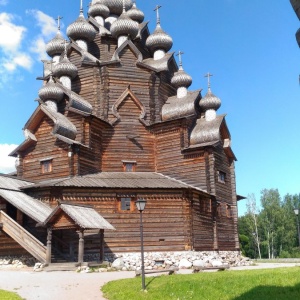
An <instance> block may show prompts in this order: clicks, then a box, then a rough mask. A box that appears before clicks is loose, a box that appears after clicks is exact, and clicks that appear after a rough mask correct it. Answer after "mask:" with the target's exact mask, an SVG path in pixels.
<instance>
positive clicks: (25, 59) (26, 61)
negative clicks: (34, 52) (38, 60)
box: [3, 53, 33, 72]
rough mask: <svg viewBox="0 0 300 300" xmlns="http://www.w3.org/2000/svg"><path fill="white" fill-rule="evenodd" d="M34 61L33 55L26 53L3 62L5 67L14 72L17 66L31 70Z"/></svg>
mask: <svg viewBox="0 0 300 300" xmlns="http://www.w3.org/2000/svg"><path fill="white" fill-rule="evenodd" d="M32 64H33V61H32V59H31V57H30V56H29V55H27V54H25V53H19V54H16V55H15V57H12V58H11V59H10V60H9V61H6V62H3V67H4V68H5V69H6V70H7V71H10V72H13V71H15V70H16V69H17V67H22V68H24V69H27V70H30V69H31V66H32Z"/></svg>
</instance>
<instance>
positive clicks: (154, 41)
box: [146, 6, 173, 52]
mask: <svg viewBox="0 0 300 300" xmlns="http://www.w3.org/2000/svg"><path fill="white" fill-rule="evenodd" d="M160 8H161V6H156V8H155V10H156V13H157V17H156V18H157V20H156V28H155V30H154V32H153V33H152V34H150V35H149V36H148V38H147V40H146V46H147V47H148V48H149V49H150V50H151V51H152V52H155V51H156V50H164V51H165V52H168V51H169V50H170V49H171V48H172V46H173V40H172V38H171V37H170V36H169V35H168V34H167V33H165V32H164V31H163V30H162V28H161V26H160V17H159V9H160Z"/></svg>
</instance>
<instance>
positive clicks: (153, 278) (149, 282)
mask: <svg viewBox="0 0 300 300" xmlns="http://www.w3.org/2000/svg"><path fill="white" fill-rule="evenodd" d="M155 279H157V276H153V277H151V280H147V281H148V282H147V283H146V289H147V287H149V286H150V285H151V283H152V282H153V281H154V280H155Z"/></svg>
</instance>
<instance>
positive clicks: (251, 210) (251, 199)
mask: <svg viewBox="0 0 300 300" xmlns="http://www.w3.org/2000/svg"><path fill="white" fill-rule="evenodd" d="M247 213H248V215H249V216H250V220H249V221H250V222H249V223H250V224H249V226H250V229H251V231H252V237H253V239H254V242H255V245H256V248H257V252H258V257H259V258H260V259H261V252H260V239H259V233H258V226H257V214H258V209H257V206H256V199H255V196H254V194H250V195H248V197H247Z"/></svg>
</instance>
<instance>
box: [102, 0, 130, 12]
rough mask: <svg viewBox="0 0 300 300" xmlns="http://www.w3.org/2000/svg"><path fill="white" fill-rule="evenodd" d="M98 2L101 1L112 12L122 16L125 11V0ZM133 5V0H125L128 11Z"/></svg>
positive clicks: (103, 0)
mask: <svg viewBox="0 0 300 300" xmlns="http://www.w3.org/2000/svg"><path fill="white" fill-rule="evenodd" d="M96 2H100V3H102V4H104V5H106V6H107V7H108V9H109V11H110V13H111V14H115V15H118V16H120V15H121V14H122V12H123V0H98V1H96ZM131 7H132V0H125V9H126V11H127V10H128V9H130V8H131Z"/></svg>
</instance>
